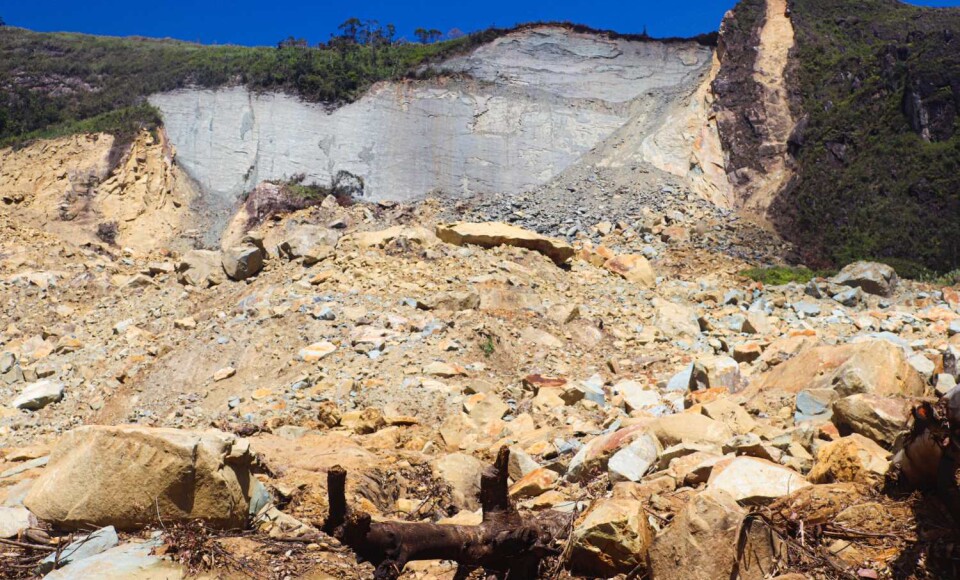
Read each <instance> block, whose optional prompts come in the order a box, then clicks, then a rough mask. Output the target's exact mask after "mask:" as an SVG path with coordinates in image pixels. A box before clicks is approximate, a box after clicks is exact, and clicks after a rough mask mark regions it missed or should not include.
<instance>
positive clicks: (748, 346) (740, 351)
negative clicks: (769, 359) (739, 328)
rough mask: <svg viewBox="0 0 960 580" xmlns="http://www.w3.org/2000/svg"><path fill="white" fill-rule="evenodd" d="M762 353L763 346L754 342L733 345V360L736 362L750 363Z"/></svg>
mask: <svg viewBox="0 0 960 580" xmlns="http://www.w3.org/2000/svg"><path fill="white" fill-rule="evenodd" d="M761 355H763V348H761V347H760V345H759V344H757V343H755V342H745V343H741V344H738V345H736V346H735V347H733V360H735V361H736V362H738V363H752V362H753V361H755V360H758V359H759V358H760V356H761Z"/></svg>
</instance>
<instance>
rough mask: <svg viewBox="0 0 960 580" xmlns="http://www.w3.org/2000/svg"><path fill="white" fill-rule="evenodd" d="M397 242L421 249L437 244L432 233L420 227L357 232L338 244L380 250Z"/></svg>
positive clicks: (399, 227) (395, 227) (398, 227)
mask: <svg viewBox="0 0 960 580" xmlns="http://www.w3.org/2000/svg"><path fill="white" fill-rule="evenodd" d="M398 240H405V241H406V242H411V243H413V244H416V245H417V246H420V247H422V248H428V247H430V246H434V245H436V244H437V243H438V242H439V240H438V239H437V236H435V235H434V234H433V232H431V231H430V230H428V229H426V228H422V227H420V226H393V227H392V228H387V229H385V230H379V231H375V232H359V233H355V234H351V235H350V236H346V237H344V238H341V240H340V242H341V245H346V244H348V243H353V244H355V245H356V246H358V247H360V248H381V249H382V248H385V247H386V246H387V245H389V244H391V243H393V242H395V241H398Z"/></svg>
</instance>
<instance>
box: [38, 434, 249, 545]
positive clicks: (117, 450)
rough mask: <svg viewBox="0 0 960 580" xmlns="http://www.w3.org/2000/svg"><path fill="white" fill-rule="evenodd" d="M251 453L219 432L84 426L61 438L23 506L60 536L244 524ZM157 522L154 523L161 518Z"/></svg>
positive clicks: (243, 444) (236, 441)
mask: <svg viewBox="0 0 960 580" xmlns="http://www.w3.org/2000/svg"><path fill="white" fill-rule="evenodd" d="M252 459H253V455H252V454H251V453H250V449H249V446H248V445H247V444H246V443H245V442H244V441H243V440H240V439H237V438H236V437H235V436H233V435H230V434H227V433H222V432H219V431H213V430H210V431H204V432H192V431H181V430H177V429H155V428H149V427H140V426H132V425H127V426H119V427H106V426H87V427H80V428H77V429H74V430H73V431H70V432H68V433H67V434H66V435H64V436H63V437H62V438H61V439H60V441H59V443H58V445H57V447H56V448H55V449H54V451H53V453H52V454H51V456H50V462H49V464H48V465H47V467H46V469H45V470H44V472H43V475H41V476H40V477H39V478H37V481H36V483H35V484H34V485H33V487H32V488H31V489H30V492H29V493H28V494H27V497H26V499H24V505H25V506H26V507H27V508H28V509H29V510H30V511H32V512H33V513H34V514H36V515H37V517H39V518H40V519H42V520H44V521H47V522H50V523H52V524H54V525H55V526H57V527H60V528H65V529H81V528H86V527H104V526H110V525H112V526H115V527H116V528H117V529H119V530H136V529H139V528H141V527H143V526H144V525H148V524H156V523H158V522H157V518H158V517H159V518H161V519H162V521H163V522H164V524H167V525H169V524H170V523H175V522H180V521H188V520H194V519H202V520H205V522H206V523H207V525H209V526H211V527H215V528H242V527H243V526H244V525H245V524H246V519H247V509H248V507H249V503H250V496H249V487H250V483H251V480H252V476H251V474H250V464H251V462H252ZM158 514H159V516H158Z"/></svg>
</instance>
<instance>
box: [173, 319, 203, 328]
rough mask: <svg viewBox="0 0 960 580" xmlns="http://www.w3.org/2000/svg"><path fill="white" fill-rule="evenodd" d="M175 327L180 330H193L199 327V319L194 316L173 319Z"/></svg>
mask: <svg viewBox="0 0 960 580" xmlns="http://www.w3.org/2000/svg"><path fill="white" fill-rule="evenodd" d="M173 327H174V328H176V329H178V330H193V329H195V328H196V327H197V321H196V320H194V318H193V317H192V316H188V317H186V318H181V319H179V320H174V321H173Z"/></svg>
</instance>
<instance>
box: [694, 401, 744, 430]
mask: <svg viewBox="0 0 960 580" xmlns="http://www.w3.org/2000/svg"><path fill="white" fill-rule="evenodd" d="M700 412H701V413H702V414H703V415H705V416H707V417H709V418H711V419H713V420H715V421H720V422H721V423H723V424H724V425H726V426H727V427H729V428H730V431H732V432H733V433H734V434H736V435H741V434H744V433H750V432H751V431H753V430H755V429H756V428H757V422H756V420H755V419H754V418H753V417H752V416H751V415H750V413H748V412H747V411H746V409H744V408H743V407H741V406H740V405H738V404H736V403H734V402H733V401H731V400H730V399H717V400H716V401H710V402H709V403H704V404H703V405H702V406H701V407H700Z"/></svg>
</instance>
